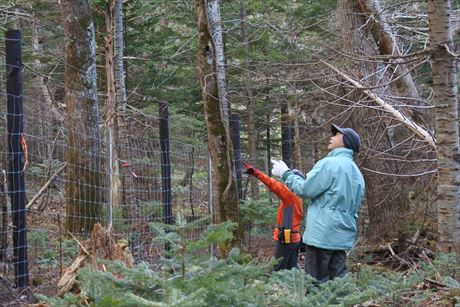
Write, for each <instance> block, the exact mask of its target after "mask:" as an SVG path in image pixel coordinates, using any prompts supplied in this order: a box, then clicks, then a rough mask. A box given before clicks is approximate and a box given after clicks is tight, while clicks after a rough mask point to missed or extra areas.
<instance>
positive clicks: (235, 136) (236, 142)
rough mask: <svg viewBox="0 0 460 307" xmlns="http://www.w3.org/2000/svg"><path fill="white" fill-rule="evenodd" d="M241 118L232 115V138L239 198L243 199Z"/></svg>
mask: <svg viewBox="0 0 460 307" xmlns="http://www.w3.org/2000/svg"><path fill="white" fill-rule="evenodd" d="M240 127H241V124H240V116H239V115H238V114H234V113H232V114H231V115H230V138H231V140H232V144H233V156H234V158H235V173H236V183H237V187H238V198H239V199H243V175H242V173H241V142H240Z"/></svg>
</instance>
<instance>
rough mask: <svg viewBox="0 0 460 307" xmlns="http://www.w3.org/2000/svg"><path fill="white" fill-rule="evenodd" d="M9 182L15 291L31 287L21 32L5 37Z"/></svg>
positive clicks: (7, 34)
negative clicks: (24, 149)
mask: <svg viewBox="0 0 460 307" xmlns="http://www.w3.org/2000/svg"><path fill="white" fill-rule="evenodd" d="M5 53H6V93H7V126H8V132H7V139H8V162H9V163H8V182H9V193H10V195H11V207H12V215H13V226H14V229H13V253H14V271H15V283H16V287H18V288H23V287H28V286H29V268H28V261H27V227H26V209H25V182H24V162H25V161H24V159H25V157H24V152H23V149H22V146H21V137H22V133H23V125H24V123H23V95H22V94H23V87H22V59H21V57H22V54H21V31H19V30H8V31H7V32H6V34H5Z"/></svg>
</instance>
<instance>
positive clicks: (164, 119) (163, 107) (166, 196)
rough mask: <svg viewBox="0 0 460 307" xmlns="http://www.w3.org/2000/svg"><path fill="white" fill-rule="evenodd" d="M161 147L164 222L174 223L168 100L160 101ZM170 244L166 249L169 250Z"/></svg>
mask: <svg viewBox="0 0 460 307" xmlns="http://www.w3.org/2000/svg"><path fill="white" fill-rule="evenodd" d="M159 125H160V148H161V187H162V191H161V196H162V200H163V223H165V224H168V225H172V207H171V153H170V148H169V110H168V103H167V102H160V123H159ZM169 248H170V247H169V244H168V243H166V244H165V249H166V250H169Z"/></svg>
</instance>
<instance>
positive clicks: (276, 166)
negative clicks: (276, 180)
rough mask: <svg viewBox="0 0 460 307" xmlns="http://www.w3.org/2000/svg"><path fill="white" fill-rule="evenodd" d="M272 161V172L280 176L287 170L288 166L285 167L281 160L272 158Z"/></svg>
mask: <svg viewBox="0 0 460 307" xmlns="http://www.w3.org/2000/svg"><path fill="white" fill-rule="evenodd" d="M272 163H273V168H272V174H273V175H275V176H277V177H280V178H282V177H283V174H284V173H285V172H286V171H288V170H289V167H287V165H286V163H284V161H283V160H279V161H276V160H272Z"/></svg>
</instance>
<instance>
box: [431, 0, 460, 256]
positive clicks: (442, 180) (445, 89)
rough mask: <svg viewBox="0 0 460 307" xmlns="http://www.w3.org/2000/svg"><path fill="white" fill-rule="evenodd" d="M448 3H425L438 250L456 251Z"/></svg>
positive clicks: (458, 214) (453, 73)
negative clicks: (430, 75) (435, 145)
mask: <svg viewBox="0 0 460 307" xmlns="http://www.w3.org/2000/svg"><path fill="white" fill-rule="evenodd" d="M451 14H452V8H451V1H439V0H428V17H429V27H430V47H431V50H432V52H431V58H432V67H433V90H434V100H435V106H436V109H435V116H436V119H435V125H436V139H437V161H438V186H437V194H438V203H437V205H438V232H439V240H438V241H439V243H438V245H437V247H438V249H439V250H440V251H443V252H453V251H457V252H458V251H459V247H460V246H459V243H460V229H459V226H460V222H459V218H460V203H459V197H460V193H459V192H460V191H459V187H460V178H459V171H460V162H459V152H458V150H459V127H458V102H457V59H456V55H455V54H453V52H452V51H453V50H455V49H454V44H453V42H452V28H451V21H450V16H451Z"/></svg>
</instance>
